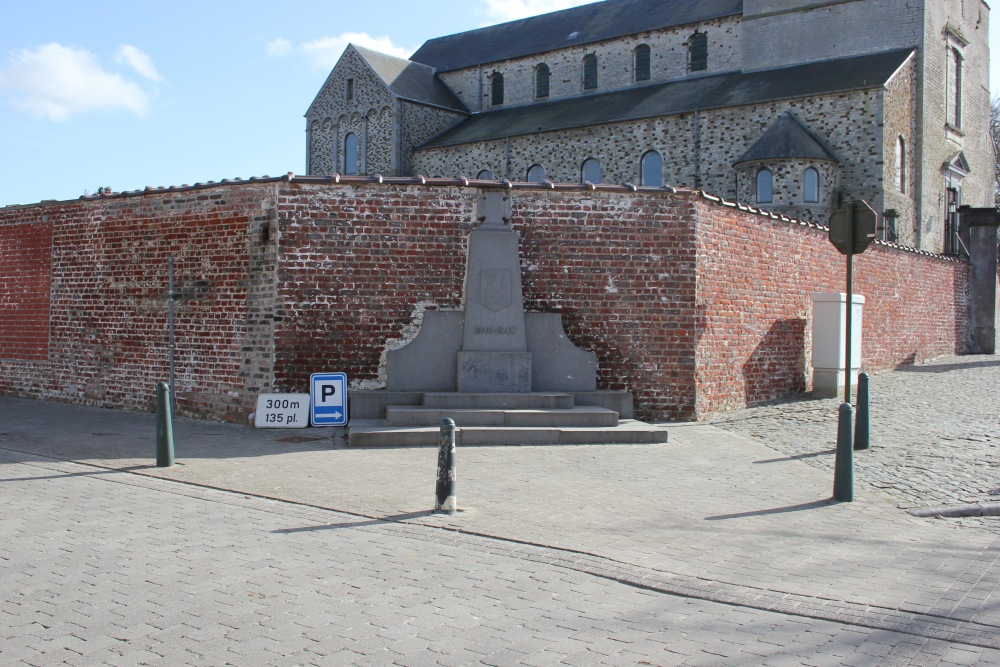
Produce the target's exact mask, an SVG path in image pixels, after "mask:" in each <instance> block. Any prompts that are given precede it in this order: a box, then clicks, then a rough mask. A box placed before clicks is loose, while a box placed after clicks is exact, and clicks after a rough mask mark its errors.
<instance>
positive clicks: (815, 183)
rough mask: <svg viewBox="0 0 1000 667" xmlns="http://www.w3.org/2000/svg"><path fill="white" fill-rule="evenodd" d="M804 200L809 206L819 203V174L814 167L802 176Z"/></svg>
mask: <svg viewBox="0 0 1000 667" xmlns="http://www.w3.org/2000/svg"><path fill="white" fill-rule="evenodd" d="M802 199H803V200H804V201H805V202H806V203H807V204H817V203H819V172H818V171H816V170H815V169H814V168H812V167H809V168H808V169H806V171H805V173H804V174H803V175H802Z"/></svg>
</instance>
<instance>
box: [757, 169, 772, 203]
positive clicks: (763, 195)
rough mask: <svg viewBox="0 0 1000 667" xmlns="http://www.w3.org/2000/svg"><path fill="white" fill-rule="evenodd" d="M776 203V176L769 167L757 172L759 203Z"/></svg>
mask: <svg viewBox="0 0 1000 667" xmlns="http://www.w3.org/2000/svg"><path fill="white" fill-rule="evenodd" d="M772 201H774V174H772V173H771V170H770V169H768V168H767V167H764V168H763V169H761V170H760V171H758V172H757V203H758V204H770V203H771V202H772Z"/></svg>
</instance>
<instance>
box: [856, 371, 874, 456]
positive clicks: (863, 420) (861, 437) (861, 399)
mask: <svg viewBox="0 0 1000 667" xmlns="http://www.w3.org/2000/svg"><path fill="white" fill-rule="evenodd" d="M857 404H858V416H857V417H856V419H855V421H854V449H855V450H859V449H868V441H869V438H870V435H871V428H870V427H869V424H870V422H869V421H868V373H860V374H859V375H858V400H857Z"/></svg>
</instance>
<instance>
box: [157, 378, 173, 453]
mask: <svg viewBox="0 0 1000 667" xmlns="http://www.w3.org/2000/svg"><path fill="white" fill-rule="evenodd" d="M173 464H174V425H173V419H172V418H171V417H170V386H169V385H168V384H167V383H166V382H160V383H159V384H157V385H156V467H157V468H169V467H170V466H172V465H173Z"/></svg>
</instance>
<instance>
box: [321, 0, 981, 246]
mask: <svg viewBox="0 0 1000 667" xmlns="http://www.w3.org/2000/svg"><path fill="white" fill-rule="evenodd" d="M988 24H989V7H988V5H987V4H986V3H985V2H983V0H824V1H822V2H820V1H818V0H605V1H604V2H596V3H593V4H589V5H583V6H580V7H575V8H572V9H566V10H563V11H558V12H552V13H549V14H544V15H541V16H536V17H532V18H527V19H523V20H519V21H513V22H509V23H504V24H500V25H495V26H491V27H486V28H481V29H478V30H472V31H469V32H464V33H460V34H457V35H449V36H445V37H439V38H435V39H431V40H430V41H428V42H426V43H425V44H424V45H423V46H421V47H420V48H419V49H418V50H417V51H416V53H414V54H413V55H412V56H411V57H410V58H409V59H408V60H407V59H402V58H397V57H393V56H388V55H385V54H382V53H378V52H375V51H372V50H370V49H366V48H362V47H359V46H354V45H351V46H349V47H348V48H347V49H346V51H345V52H344V54H343V56H342V57H341V59H340V61H339V62H338V63H337V65H336V66H335V67H334V68H333V71H332V72H331V73H330V75H329V77H328V78H327V80H326V82H325V83H324V85H323V87H322V88H321V90H320V91H319V93H318V95H317V96H316V99H315V100H314V101H313V103H312V105H311V106H310V107H309V110H308V112H307V113H306V120H307V126H306V127H307V137H308V139H307V144H308V145H307V170H308V173H309V174H310V175H315V176H330V175H332V174H345V175H346V174H360V175H369V176H374V175H377V174H381V175H384V176H416V175H423V176H428V177H434V176H441V177H456V176H465V177H467V178H470V179H487V180H500V179H506V180H509V181H526V182H538V183H543V182H546V181H548V182H554V183H556V182H563V183H565V182H576V183H578V182H590V183H595V184H597V183H614V184H632V185H635V186H636V187H643V188H644V187H650V188H661V187H664V186H668V185H669V186H684V187H691V188H695V189H697V190H702V191H705V192H708V193H710V194H713V195H716V196H720V197H723V198H725V199H729V200H737V201H739V202H741V203H744V204H747V205H750V206H753V207H756V208H761V209H765V210H768V211H772V212H775V213H779V214H782V215H786V216H789V217H793V218H799V219H803V220H810V221H815V222H819V223H821V224H826V222H827V220H828V219H829V216H830V214H831V213H832V212H833V211H834V210H835V209H836V208H837V207H838V205H839V204H840V202H842V201H844V200H850V199H863V200H865V201H867V202H868V203H869V204H871V206H872V207H873V208H874V209H875V210H876V211H877V212H878V213H879V220H880V222H879V229H878V235H879V237H880V238H881V239H882V240H885V241H889V242H892V243H898V244H900V245H904V246H910V247H914V248H918V249H921V250H925V251H928V252H937V253H946V254H961V252H962V248H961V244H962V241H961V237H960V235H959V234H958V230H957V229H955V228H954V227H955V226H954V224H953V220H954V217H953V216H952V215H951V214H952V212H953V211H954V210H955V209H956V208H957V207H958V206H960V205H963V204H967V205H971V206H977V207H981V206H989V205H992V201H993V169H994V155H993V152H992V143H991V142H990V141H989V139H988V136H989V135H988V133H989V106H990V103H989V98H990V95H989V90H988V88H987V85H988V84H987V82H988V80H989V77H988V68H989V64H988V61H989V51H988ZM359 27H360V26H359Z"/></svg>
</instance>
